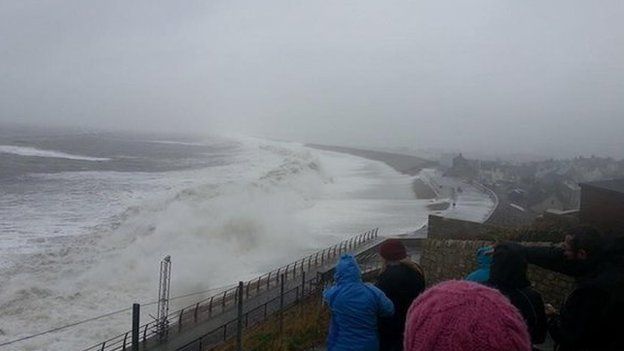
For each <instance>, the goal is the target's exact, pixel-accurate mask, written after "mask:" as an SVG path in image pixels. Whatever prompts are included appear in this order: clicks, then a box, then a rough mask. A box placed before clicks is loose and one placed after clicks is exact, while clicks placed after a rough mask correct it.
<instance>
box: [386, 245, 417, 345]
mask: <svg viewBox="0 0 624 351" xmlns="http://www.w3.org/2000/svg"><path fill="white" fill-rule="evenodd" d="M379 254H380V256H381V258H382V259H383V263H384V268H383V269H382V272H381V274H380V275H379V277H378V278H377V287H378V288H379V289H380V290H381V291H383V292H384V294H386V296H388V298H389V299H390V300H391V301H392V303H393V304H394V310H395V313H394V315H393V316H391V317H382V318H379V345H380V350H383V351H401V350H403V330H404V329H405V316H406V315H407V310H408V309H409V307H410V305H411V304H412V301H413V300H414V299H415V298H416V297H417V296H418V295H420V293H422V292H423V290H425V277H424V274H423V271H422V269H421V268H420V266H418V264H417V263H415V262H413V261H411V260H410V259H408V258H407V250H406V249H405V245H403V243H402V242H401V241H400V240H396V239H388V240H386V241H385V242H384V243H383V244H381V246H380V247H379Z"/></svg>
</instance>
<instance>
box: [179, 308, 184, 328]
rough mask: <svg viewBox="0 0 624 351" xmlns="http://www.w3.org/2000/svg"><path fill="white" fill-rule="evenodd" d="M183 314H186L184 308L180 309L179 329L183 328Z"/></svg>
mask: <svg viewBox="0 0 624 351" xmlns="http://www.w3.org/2000/svg"><path fill="white" fill-rule="evenodd" d="M182 316H184V308H183V309H182V310H180V317H179V318H178V331H180V330H182Z"/></svg>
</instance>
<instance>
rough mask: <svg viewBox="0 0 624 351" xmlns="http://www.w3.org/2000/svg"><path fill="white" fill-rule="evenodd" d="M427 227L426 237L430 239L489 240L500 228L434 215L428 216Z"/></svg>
mask: <svg viewBox="0 0 624 351" xmlns="http://www.w3.org/2000/svg"><path fill="white" fill-rule="evenodd" d="M427 226H428V231H427V237H428V238H430V239H457V240H468V239H474V238H491V237H493V236H494V235H496V233H499V232H500V231H501V228H500V227H497V226H494V225H489V224H483V223H479V222H471V221H466V220H462V219H454V218H446V217H442V216H436V215H429V220H428V223H427Z"/></svg>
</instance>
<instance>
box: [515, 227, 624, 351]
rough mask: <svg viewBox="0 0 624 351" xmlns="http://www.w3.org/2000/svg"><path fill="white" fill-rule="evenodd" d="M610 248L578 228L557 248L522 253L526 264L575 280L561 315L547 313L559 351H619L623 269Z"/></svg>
mask: <svg viewBox="0 0 624 351" xmlns="http://www.w3.org/2000/svg"><path fill="white" fill-rule="evenodd" d="M520 247H521V248H522V246H520ZM615 248H617V245H611V246H605V242H604V240H603V239H602V238H601V236H600V234H599V233H598V232H597V231H596V230H595V229H593V228H591V227H578V228H575V229H574V230H571V231H570V232H569V233H568V235H566V237H565V241H564V243H563V244H562V245H561V246H560V247H549V248H547V247H524V248H523V249H522V250H523V252H524V254H525V257H526V259H527V261H528V262H529V263H532V264H536V265H538V266H540V267H543V268H546V269H549V270H552V271H556V272H559V273H562V274H565V275H568V276H571V277H573V278H574V280H575V284H574V290H573V291H572V292H571V293H570V295H568V297H567V298H566V299H565V302H564V303H563V305H562V306H561V310H560V311H559V312H557V311H556V310H555V309H554V308H547V310H546V314H547V315H548V317H549V321H548V330H549V332H550V335H551V336H552V338H553V340H554V341H555V343H556V344H558V345H559V346H560V350H561V351H570V350H601V351H602V350H624V344H623V340H622V334H623V333H622V329H621V328H622V321H623V320H624V308H623V306H624V270H623V267H624V265H622V256H621V253H618V252H614V249H615Z"/></svg>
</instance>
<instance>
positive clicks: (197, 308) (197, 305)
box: [193, 302, 199, 323]
mask: <svg viewBox="0 0 624 351" xmlns="http://www.w3.org/2000/svg"><path fill="white" fill-rule="evenodd" d="M197 311H199V302H198V303H197V304H196V305H195V315H194V316H193V319H194V320H195V323H197Z"/></svg>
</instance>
